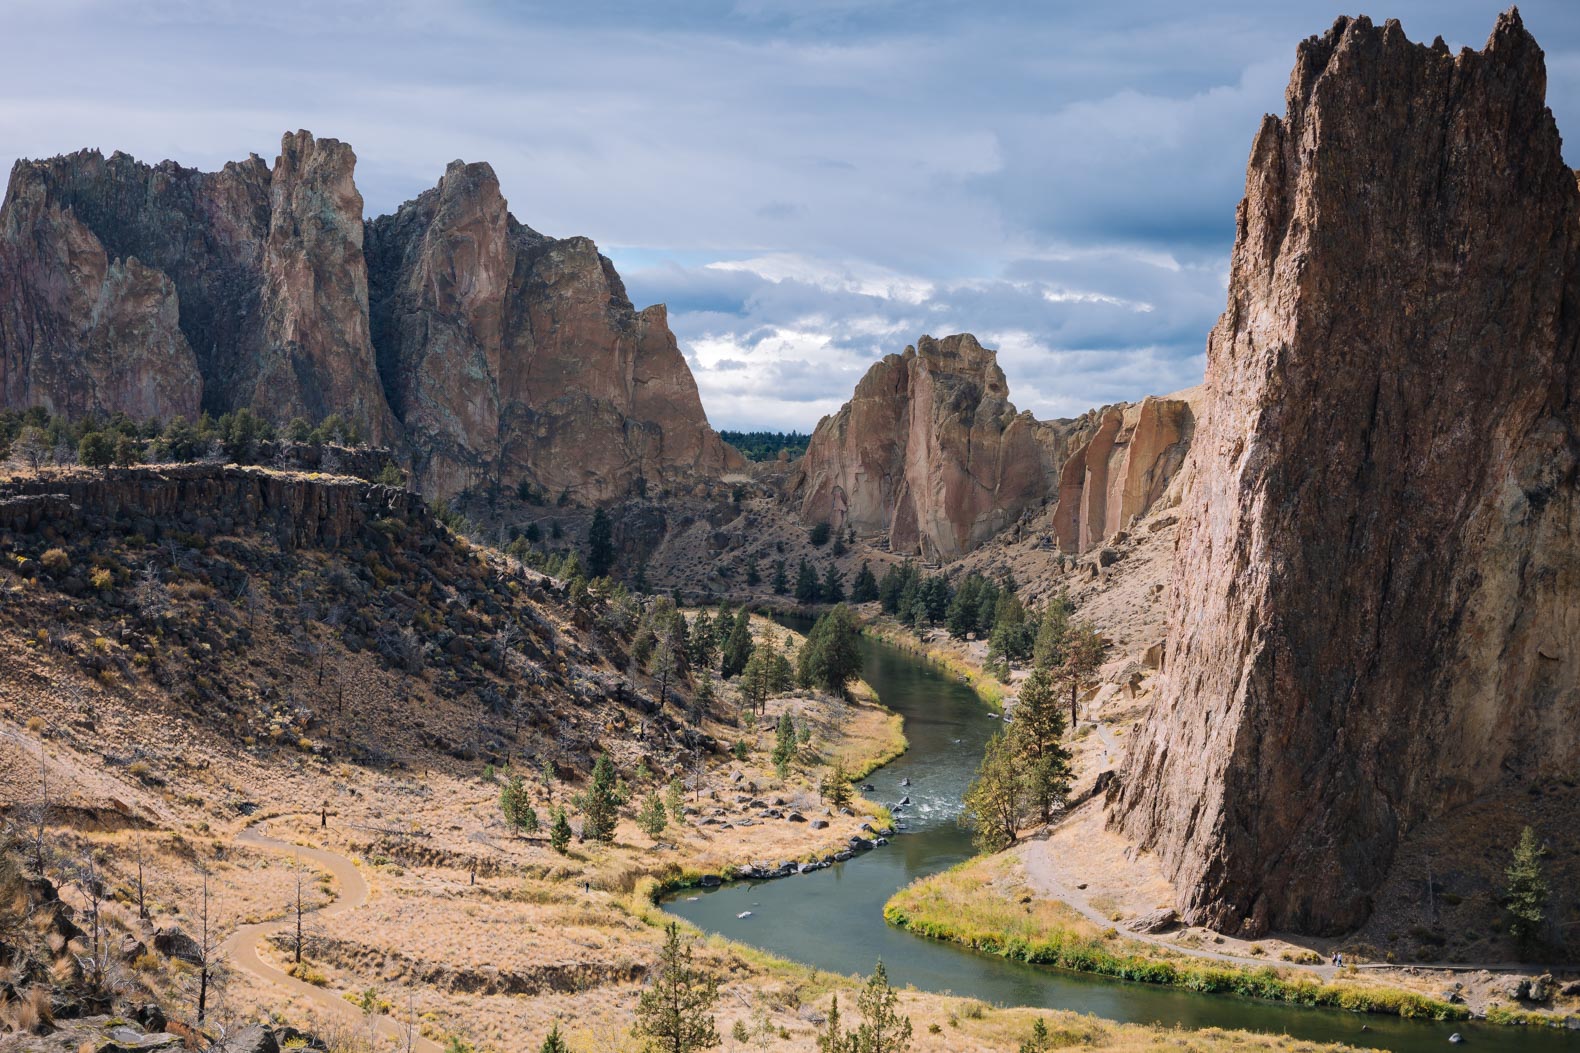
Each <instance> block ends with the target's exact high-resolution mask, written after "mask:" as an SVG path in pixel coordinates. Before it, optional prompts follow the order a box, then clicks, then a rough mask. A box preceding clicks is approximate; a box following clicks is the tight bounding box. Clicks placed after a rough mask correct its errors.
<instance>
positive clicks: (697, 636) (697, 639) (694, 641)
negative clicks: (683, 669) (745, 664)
mask: <svg viewBox="0 0 1580 1053" xmlns="http://www.w3.org/2000/svg"><path fill="white" fill-rule="evenodd" d="M718 653H719V651H718V644H717V643H715V642H714V639H713V619H712V618H711V617H709V615H708V612H707V611H706V610H701V611H698V612H697V617H696V618H695V619H694V620H693V621H692V623H691V654H690V658H691V664H692V665H693V666H695V667H696V668H698V669H711V668H713V660H714V658H715V657H717V656H718Z"/></svg>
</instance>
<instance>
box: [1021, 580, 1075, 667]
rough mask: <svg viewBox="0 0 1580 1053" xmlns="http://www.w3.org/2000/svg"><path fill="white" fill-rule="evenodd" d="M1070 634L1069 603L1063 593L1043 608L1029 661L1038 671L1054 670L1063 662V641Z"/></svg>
mask: <svg viewBox="0 0 1580 1053" xmlns="http://www.w3.org/2000/svg"><path fill="white" fill-rule="evenodd" d="M1069 633H1070V603H1069V600H1068V599H1067V598H1066V597H1065V594H1064V593H1062V592H1061V593H1060V594H1059V597H1058V598H1057V599H1055V600H1053V601H1052V602H1051V603H1049V604H1048V606H1046V607H1044V608H1043V611H1042V618H1041V620H1040V621H1039V622H1038V623H1037V642H1036V643H1035V644H1033V645H1032V651H1031V660H1032V663H1033V664H1034V665H1036V667H1037V668H1038V669H1049V670H1051V669H1055V668H1057V667H1058V666H1059V665H1060V664H1062V663H1063V662H1064V645H1065V639H1066V637H1068V636H1069Z"/></svg>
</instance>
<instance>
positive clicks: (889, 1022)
mask: <svg viewBox="0 0 1580 1053" xmlns="http://www.w3.org/2000/svg"><path fill="white" fill-rule="evenodd" d="M899 1007H900V995H899V992H897V991H896V990H894V988H892V987H890V986H889V973H888V970H886V969H885V968H884V967H883V962H882V960H881V959H880V960H879V962H878V966H877V968H876V969H874V970H873V971H872V976H870V977H869V978H868V979H867V985H866V986H865V987H863V988H862V989H861V993H859V994H858V995H857V996H856V1009H857V1011H858V1012H860V1014H861V1024H860V1026H859V1027H857V1028H856V1031H855V1034H854V1035H852V1036H851V1037H852V1038H853V1039H854V1040H855V1041H854V1042H852V1044H851V1050H852V1053H905V1051H906V1050H908V1049H910V1048H911V1019H910V1017H906V1016H901V1015H900V1009H899Z"/></svg>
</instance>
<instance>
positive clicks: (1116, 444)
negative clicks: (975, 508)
mask: <svg viewBox="0 0 1580 1053" xmlns="http://www.w3.org/2000/svg"><path fill="white" fill-rule="evenodd" d="M1197 392H1198V389H1194V388H1193V389H1191V390H1190V391H1184V392H1180V393H1178V394H1176V395H1166V396H1163V397H1161V398H1160V397H1157V396H1153V395H1148V396H1147V397H1146V398H1144V399H1142V400H1141V401H1140V402H1133V403H1120V404H1118V405H1114V406H1105V407H1103V408H1102V409H1100V410H1093V411H1091V412H1090V413H1088V414H1087V415H1086V417H1085V418H1083V419H1082V420H1081V421H1079V422H1078V423H1077V426H1076V427H1075V428H1074V429H1073V430H1072V434H1074V435H1076V436H1082V437H1084V441H1083V442H1080V443H1079V445H1077V446H1076V447H1075V449H1074V451H1073V452H1072V453H1071V454H1070V455H1069V457H1068V458H1066V460H1065V462H1064V467H1063V468H1062V469H1061V471H1060V474H1059V499H1058V503H1057V505H1055V506H1054V509H1053V512H1052V513H1051V515H1050V518H1051V520H1052V525H1053V532H1054V536H1055V537H1056V538H1057V539H1058V542H1059V548H1060V549H1062V550H1063V551H1065V552H1086V551H1087V550H1089V549H1092V548H1095V547H1096V546H1098V545H1101V544H1102V543H1103V542H1104V541H1106V540H1107V539H1108V538H1110V537H1112V536H1113V535H1114V534H1115V533H1116V532H1118V531H1120V530H1123V529H1125V528H1126V527H1128V526H1129V525H1130V524H1131V522H1132V521H1134V520H1135V518H1136V517H1137V516H1142V515H1145V514H1146V513H1147V512H1148V511H1149V510H1151V509H1152V508H1153V507H1154V506H1155V505H1156V504H1157V503H1158V502H1159V501H1161V500H1162V499H1163V497H1164V495H1165V493H1166V492H1167V491H1168V488H1169V484H1170V483H1171V482H1172V481H1173V480H1174V478H1175V477H1176V476H1177V475H1178V474H1179V470H1180V466H1181V465H1182V464H1183V463H1184V460H1185V454H1186V451H1188V450H1189V449H1190V442H1191V436H1192V434H1193V433H1194V432H1195V428H1196V417H1195V413H1194V409H1193V405H1192V399H1193V398H1194V397H1196V395H1197Z"/></svg>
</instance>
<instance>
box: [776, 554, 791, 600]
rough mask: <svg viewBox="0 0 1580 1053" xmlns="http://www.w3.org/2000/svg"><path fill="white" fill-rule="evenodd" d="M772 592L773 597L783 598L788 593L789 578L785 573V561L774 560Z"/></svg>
mask: <svg viewBox="0 0 1580 1053" xmlns="http://www.w3.org/2000/svg"><path fill="white" fill-rule="evenodd" d="M773 590H774V595H775V596H783V595H785V594H786V593H788V592H789V591H790V576H789V575H788V574H787V573H786V572H785V561H784V560H782V559H776V560H774V581H773Z"/></svg>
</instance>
